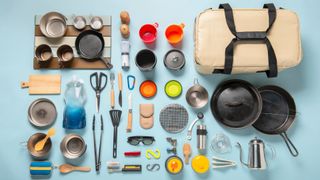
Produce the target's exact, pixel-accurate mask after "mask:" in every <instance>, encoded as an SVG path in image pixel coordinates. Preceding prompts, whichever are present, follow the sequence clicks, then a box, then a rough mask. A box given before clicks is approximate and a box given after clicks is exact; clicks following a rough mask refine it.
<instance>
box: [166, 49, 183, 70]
mask: <svg viewBox="0 0 320 180" xmlns="http://www.w3.org/2000/svg"><path fill="white" fill-rule="evenodd" d="M185 61H186V60H185V57H184V54H183V53H182V52H181V51H180V50H177V49H172V50H170V51H168V52H167V54H166V55H165V56H164V60H163V62H164V65H165V66H166V67H167V68H168V69H171V70H175V71H177V70H181V69H182V68H183V67H184V64H185Z"/></svg>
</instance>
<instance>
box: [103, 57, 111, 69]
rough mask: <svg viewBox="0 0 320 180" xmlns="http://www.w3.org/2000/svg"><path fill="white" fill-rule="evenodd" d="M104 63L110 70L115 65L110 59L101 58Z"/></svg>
mask: <svg viewBox="0 0 320 180" xmlns="http://www.w3.org/2000/svg"><path fill="white" fill-rule="evenodd" d="M101 60H102V62H103V63H104V64H105V65H106V67H107V69H108V70H110V69H112V68H113V65H112V64H111V62H110V59H108V58H101Z"/></svg>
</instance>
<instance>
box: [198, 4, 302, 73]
mask: <svg viewBox="0 0 320 180" xmlns="http://www.w3.org/2000/svg"><path fill="white" fill-rule="evenodd" d="M194 41H195V50H194V51H195V66H196V69H197V70H198V71H199V72H200V73H202V74H211V73H224V74H231V73H232V74H235V73H256V72H266V73H267V75H268V77H276V76H277V74H278V71H281V70H283V69H287V68H290V67H294V66H296V65H298V64H299V63H300V61H301V58H302V49H301V38H300V28H299V19H298V16H297V14H296V13H294V12H292V11H289V10H285V9H276V8H275V6H274V5H273V4H265V5H264V8H263V9H232V8H231V7H230V5H229V4H221V5H220V7H219V9H208V10H206V11H204V12H202V13H201V14H200V15H199V16H198V17H197V18H196V20H195V31H194Z"/></svg>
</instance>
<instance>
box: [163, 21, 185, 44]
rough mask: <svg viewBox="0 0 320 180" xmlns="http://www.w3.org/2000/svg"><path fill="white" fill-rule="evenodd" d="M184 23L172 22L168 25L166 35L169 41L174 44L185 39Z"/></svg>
mask: <svg viewBox="0 0 320 180" xmlns="http://www.w3.org/2000/svg"><path fill="white" fill-rule="evenodd" d="M184 26H185V25H184V24H183V23H181V24H172V25H170V26H168V27H167V29H166V32H165V35H166V38H167V40H168V42H169V43H170V44H172V45H175V44H178V43H180V42H181V41H182V39H183V28H184Z"/></svg>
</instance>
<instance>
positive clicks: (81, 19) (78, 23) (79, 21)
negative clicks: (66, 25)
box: [73, 16, 87, 31]
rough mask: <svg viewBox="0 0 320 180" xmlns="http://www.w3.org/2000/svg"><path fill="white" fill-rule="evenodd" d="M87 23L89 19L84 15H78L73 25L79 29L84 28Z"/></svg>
mask: <svg viewBox="0 0 320 180" xmlns="http://www.w3.org/2000/svg"><path fill="white" fill-rule="evenodd" d="M86 25H87V21H86V19H85V18H84V17H83V16H76V17H75V18H74V19H73V26H74V27H75V28H76V29H77V30H79V31H81V30H83V29H84V28H85V27H86Z"/></svg>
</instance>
